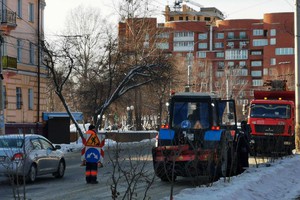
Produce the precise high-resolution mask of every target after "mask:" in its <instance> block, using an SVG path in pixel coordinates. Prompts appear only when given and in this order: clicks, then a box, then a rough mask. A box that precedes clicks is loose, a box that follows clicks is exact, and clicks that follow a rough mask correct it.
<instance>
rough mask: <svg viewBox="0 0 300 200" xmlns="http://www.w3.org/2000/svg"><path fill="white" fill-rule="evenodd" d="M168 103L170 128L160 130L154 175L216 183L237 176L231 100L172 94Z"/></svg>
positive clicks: (168, 178) (154, 152)
mask: <svg viewBox="0 0 300 200" xmlns="http://www.w3.org/2000/svg"><path fill="white" fill-rule="evenodd" d="M169 103H170V104H169V127H168V128H162V129H160V131H159V135H158V137H157V143H156V144H157V145H156V146H155V147H154V148H153V150H152V154H153V164H154V170H155V173H156V175H157V176H158V177H159V178H161V180H163V181H170V180H174V179H175V178H176V176H183V177H188V176H192V177H193V176H208V177H209V178H210V179H211V180H215V179H217V178H218V177H220V176H229V175H233V174H234V173H236V170H233V168H232V166H236V162H235V156H234V151H235V149H236V146H235V140H236V137H237V133H238V129H237V119H236V110H235V102H234V100H222V99H220V98H219V97H218V96H217V95H215V94H208V93H191V92H185V93H178V94H174V95H173V96H172V97H171V98H170V102H169Z"/></svg>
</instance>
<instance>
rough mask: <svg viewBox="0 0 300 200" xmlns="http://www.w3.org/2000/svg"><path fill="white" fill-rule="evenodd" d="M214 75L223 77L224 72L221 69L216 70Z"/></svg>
mask: <svg viewBox="0 0 300 200" xmlns="http://www.w3.org/2000/svg"><path fill="white" fill-rule="evenodd" d="M216 77H218V78H221V77H224V72H222V71H217V72H216Z"/></svg>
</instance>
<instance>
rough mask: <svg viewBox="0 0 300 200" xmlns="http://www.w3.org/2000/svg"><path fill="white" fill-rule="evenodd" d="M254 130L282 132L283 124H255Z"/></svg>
mask: <svg viewBox="0 0 300 200" xmlns="http://www.w3.org/2000/svg"><path fill="white" fill-rule="evenodd" d="M255 132H256V133H273V134H282V133H283V132H284V125H255Z"/></svg>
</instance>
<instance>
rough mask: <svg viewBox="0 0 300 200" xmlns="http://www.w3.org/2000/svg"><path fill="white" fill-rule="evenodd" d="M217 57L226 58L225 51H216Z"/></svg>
mask: <svg viewBox="0 0 300 200" xmlns="http://www.w3.org/2000/svg"><path fill="white" fill-rule="evenodd" d="M216 58H224V52H216Z"/></svg>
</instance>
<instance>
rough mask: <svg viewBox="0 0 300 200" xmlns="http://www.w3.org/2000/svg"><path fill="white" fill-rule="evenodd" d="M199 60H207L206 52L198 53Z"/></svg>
mask: <svg viewBox="0 0 300 200" xmlns="http://www.w3.org/2000/svg"><path fill="white" fill-rule="evenodd" d="M197 54H198V58H206V52H202V51H198V52H197Z"/></svg>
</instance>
